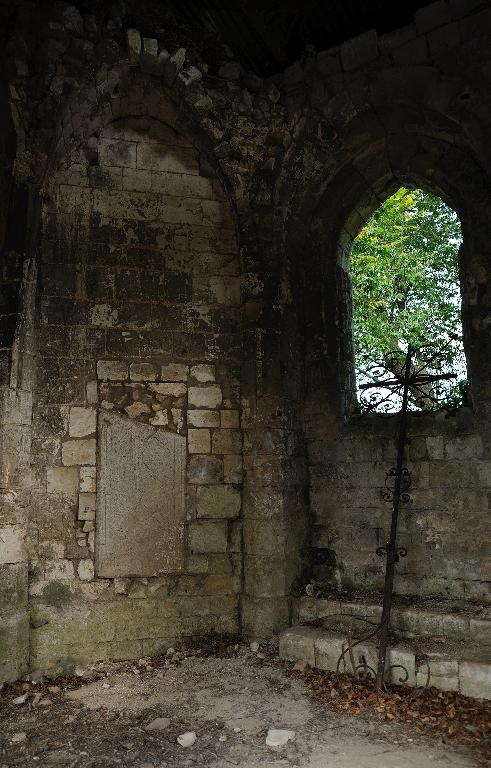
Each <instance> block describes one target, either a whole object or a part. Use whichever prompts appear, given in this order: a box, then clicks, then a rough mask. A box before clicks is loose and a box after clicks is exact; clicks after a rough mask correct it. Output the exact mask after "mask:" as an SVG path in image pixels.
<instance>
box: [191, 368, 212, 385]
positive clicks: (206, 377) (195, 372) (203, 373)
mask: <svg viewBox="0 0 491 768" xmlns="http://www.w3.org/2000/svg"><path fill="white" fill-rule="evenodd" d="M190 376H191V378H193V379H196V381H199V382H200V384H206V383H207V382H210V381H215V366H214V365H205V364H200V365H193V366H191V370H190Z"/></svg>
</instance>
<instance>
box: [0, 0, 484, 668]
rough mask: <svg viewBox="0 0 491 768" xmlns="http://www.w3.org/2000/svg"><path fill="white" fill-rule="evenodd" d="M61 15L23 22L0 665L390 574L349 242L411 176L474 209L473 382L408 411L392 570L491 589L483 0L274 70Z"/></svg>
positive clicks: (430, 11)
mask: <svg viewBox="0 0 491 768" xmlns="http://www.w3.org/2000/svg"><path fill="white" fill-rule="evenodd" d="M37 13H38V15H37V16H36V13H34V15H31V16H30V15H29V14H25V16H24V17H23V18H22V19H21V20H20V21H19V29H18V30H17V32H16V36H15V39H13V40H12V41H11V43H10V47H9V46H8V47H7V51H6V54H7V56H8V57H9V65H8V68H7V69H6V73H7V75H8V81H9V93H8V101H9V114H11V116H12V122H11V124H10V122H9V121H8V120H7V123H9V124H8V125H7V124H6V125H5V126H4V127H2V142H3V143H1V144H0V150H1V152H2V153H3V154H2V156H3V155H5V157H6V158H10V159H8V162H6V167H7V168H12V169H13V170H12V173H13V174H14V177H15V195H14V197H12V195H13V193H12V195H11V197H10V201H9V204H8V205H9V207H8V210H9V211H10V213H9V214H8V215H6V216H4V215H3V212H2V218H0V235H1V238H2V240H1V243H0V244H1V246H2V259H3V261H2V264H3V266H2V269H3V270H4V275H6V274H7V271H8V275H9V279H8V280H6V281H5V285H8V286H9V288H8V291H6V290H4V289H3V292H2V297H3V296H4V295H5V296H7V294H8V296H9V299H8V302H9V304H8V312H6V313H3V309H2V324H3V323H4V316H5V318H7V315H8V319H5V329H6V330H5V332H4V328H3V326H2V333H3V335H2V339H3V340H4V341H3V342H2V345H3V347H4V352H5V354H4V356H3V358H2V359H4V360H6V363H5V364H4V370H5V376H3V375H2V403H3V405H2V410H1V415H2V421H1V425H0V426H1V430H2V433H1V434H2V475H1V483H0V485H1V487H0V493H1V497H0V580H1V584H2V585H3V587H2V596H3V597H2V602H0V610H1V612H2V625H1V628H0V676H1V677H2V678H5V679H9V678H13V677H16V676H18V675H20V674H21V673H22V672H23V671H24V670H25V669H26V668H27V666H28V665H30V666H31V667H49V666H55V665H58V664H65V663H67V662H70V663H74V662H76V661H78V660H80V661H84V660H88V659H98V658H127V657H140V656H142V655H145V654H152V653H157V652H159V651H160V650H162V649H165V648H166V647H168V646H169V645H170V644H173V643H175V642H177V641H178V640H179V639H180V638H182V637H183V636H190V635H202V634H204V633H207V632H210V631H218V632H227V633H231V634H239V633H242V634H243V635H245V636H261V637H271V636H273V635H275V634H277V633H278V631H280V630H282V629H284V628H285V627H286V626H287V625H288V624H289V622H290V621H291V620H292V595H293V594H298V593H299V592H301V591H302V590H303V589H304V587H305V584H306V583H307V582H308V581H309V580H310V579H311V578H312V577H315V578H322V579H324V580H326V579H327V580H328V581H332V582H336V581H339V582H342V583H348V584H353V583H354V584H356V585H361V586H368V587H377V586H379V585H380V572H381V571H380V562H379V561H378V559H377V558H376V557H375V556H374V555H373V554H371V553H372V552H373V549H374V548H375V546H376V543H377V537H381V536H383V530H382V529H383V528H384V523H385V520H384V514H383V507H382V504H381V502H380V488H381V486H382V484H383V479H384V468H385V466H386V465H387V464H388V463H389V464H390V462H391V460H392V452H393V443H392V439H393V424H392V422H390V421H388V420H384V419H377V418H374V419H373V418H372V419H368V420H367V419H365V420H364V419H363V418H359V417H354V416H353V415H352V412H353V385H352V381H353V360H352V351H351V341H350V338H351V336H350V317H349V313H350V286H349V273H348V270H347V263H348V255H349V249H350V244H351V242H352V239H353V237H354V236H355V235H356V233H357V232H358V231H359V228H360V227H361V226H362V224H363V222H364V221H365V220H366V218H367V216H369V215H370V213H371V212H372V211H373V210H374V208H375V207H376V206H377V205H378V204H379V203H380V201H382V200H383V199H385V197H387V195H388V194H390V193H391V192H392V191H394V190H395V189H396V188H397V187H398V186H400V185H401V184H414V185H418V186H423V187H425V188H426V189H429V190H430V191H433V192H435V193H436V194H439V195H441V196H442V197H444V198H445V199H446V200H447V201H448V202H449V203H450V204H451V205H452V206H453V207H454V208H455V210H456V211H457V213H458V214H459V216H460V218H461V221H462V226H463V232H464V244H463V247H462V252H461V266H462V294H463V323H464V333H465V339H466V353H467V355H468V362H469V372H470V378H471V396H472V406H471V408H470V409H469V410H462V411H460V412H457V413H456V414H454V415H449V416H448V417H447V416H445V415H444V414H438V415H436V416H430V417H428V416H424V417H423V416H421V417H415V418H414V420H413V424H412V426H411V445H410V460H411V462H412V463H413V470H414V472H415V475H416V479H417V483H416V493H415V502H414V505H413V507H412V508H411V513H410V515H409V516H408V517H407V519H406V520H405V522H404V525H403V527H402V535H403V536H404V537H406V538H405V541H406V542H407V543H408V545H409V547H408V548H410V550H411V557H410V558H408V560H407V562H406V563H405V570H404V571H401V572H400V574H399V578H398V585H397V586H398V590H399V591H400V592H402V593H407V594H411V595H420V596H421V595H435V594H436V595H443V596H445V597H448V598H452V599H457V598H458V599H462V598H464V599H469V600H481V601H486V600H487V599H488V595H489V592H488V587H489V571H488V570H487V569H488V568H489V565H486V562H487V541H488V536H489V514H488V506H487V505H488V497H489V487H490V482H491V481H490V469H489V467H490V464H489V462H490V454H489V448H490V445H489V434H490V433H489V429H488V424H489V413H490V410H489V392H490V389H489V374H490V371H491V368H490V364H489V360H491V356H490V354H489V352H490V348H489V289H488V285H489V282H488V281H489V275H488V272H489V264H490V252H489V247H490V246H489V243H490V242H491V239H490V238H489V221H491V195H490V171H491V155H490V151H489V142H488V140H487V136H488V134H489V120H490V116H491V104H490V103H489V98H490V97H489V93H490V92H491V91H490V89H489V78H490V73H491V68H490V62H489V50H490V46H489V42H490V40H489V38H490V36H491V10H490V9H489V7H488V4H487V3H480V2H476V0H472V1H471V0H450V2H437V3H435V4H434V5H432V6H428V7H427V8H425V9H423V10H422V11H420V12H419V13H418V15H417V17H416V21H415V24H414V25H412V26H411V27H407V28H405V29H403V30H398V31H395V32H394V33H392V34H390V35H386V36H384V37H382V38H377V35H376V34H375V32H373V31H372V32H368V33H366V34H365V35H363V36H361V37H360V38H357V39H355V40H351V41H347V42H346V43H345V44H343V45H342V46H341V48H340V49H336V50H330V51H324V52H321V53H319V54H317V55H316V56H315V55H313V56H311V57H310V58H309V57H307V58H306V59H305V60H304V61H303V62H302V63H297V64H296V65H294V66H293V67H290V68H289V69H288V70H286V72H285V73H283V74H281V75H278V76H275V77H274V78H271V79H270V80H268V81H262V80H261V79H260V78H258V77H256V76H252V75H251V74H250V73H246V72H244V71H242V69H241V67H240V65H239V64H238V62H235V61H232V62H230V61H228V62H224V64H227V66H224V67H223V68H220V69H219V71H218V72H216V73H210V72H208V71H207V66H206V64H205V63H204V62H201V61H200V60H198V59H197V58H196V55H195V54H194V53H192V54H189V53H187V51H186V49H185V47H184V46H185V45H186V43H185V36H184V33H183V40H182V42H181V45H182V47H176V44H175V38H174V37H173V38H172V41H171V40H169V41H167V40H166V39H164V38H165V36H163V37H162V39H160V38H159V39H158V40H157V39H154V38H144V39H142V38H141V36H140V33H139V32H138V31H137V30H133V29H126V28H125V25H124V23H123V20H122V19H121V18H120V19H119V22H116V21H115V22H114V24H113V26H112V27H111V30H99V29H98V28H97V26H96V25H94V20H93V17H90V16H88V15H87V16H82V15H80V14H79V12H78V11H77V10H76V9H75V8H74V7H73V6H70V5H67V4H64V3H53V4H52V6H51V5H50V6H49V7H48V8H47V9H44V10H43V11H42V12H37ZM37 35H43V36H45V37H44V39H46V40H47V41H48V44H47V45H46V46H45V47H44V49H43V51H44V53H43V54H41V53H40V52H38V48H37V47H36V40H37V37H36V36H37ZM19 41H20V42H19ZM14 54H15V55H14ZM188 56H190V57H191V59H190V60H188ZM43 57H44V58H43ZM5 98H7V95H5ZM13 131H14V132H15V136H16V142H12V132H13ZM5 136H9V137H10V138H9V140H8V141H7V140H4V137H5ZM15 143H16V147H15V149H13V145H14V144H15ZM9 153H10V154H9ZM7 175H8V174H7ZM7 187H8V185H3V183H2V187H1V189H2V190H4V188H5V190H6V189H7ZM8 188H9V189H10V187H8ZM1 194H2V196H3V197H2V201H3V200H4V198H6V196H7V195H8V194H10V193H7V192H5V194H4V192H3V191H2V193H1ZM14 198H15V199H14ZM15 201H17V202H15ZM22 201H23V202H22ZM14 203H15V205H14ZM2 211H3V202H2ZM9 217H10V221H11V222H12V221H13V222H14V223H17V226H16V227H14V230H15V231H18V230H19V225H18V223H19V221H22V222H23V226H24V229H25V231H26V232H29V233H30V236H29V237H28V238H26V241H25V242H21V241H19V238H17V239H12V238H11V237H8V236H7V233H8V232H9V227H8V226H7V224H8V219H9ZM4 221H5V222H6V224H5V225H4ZM10 231H12V226H11V227H10ZM2 300H3V301H4V304H5V303H6V301H7V300H6V299H3V298H2ZM2 306H4V305H2ZM9 329H10V330H9ZM31 402H32V408H31ZM119 500H121V503H120V502H119ZM319 550H321V553H320V554H321V555H322V556H323V557H324V560H323V562H324V565H322V566H321V567H319V566H318V565H315V563H318V562H319V558H318V554H319V552H318V551H319ZM326 557H327V559H326ZM321 560H322V558H321ZM488 562H489V561H488ZM28 568H29V576H28V573H27V569H28ZM319 568H320V570H319ZM29 622H30V626H28V624H29Z"/></svg>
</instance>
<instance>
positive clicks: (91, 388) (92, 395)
mask: <svg viewBox="0 0 491 768" xmlns="http://www.w3.org/2000/svg"><path fill="white" fill-rule="evenodd" d="M85 394H86V397H87V402H88V403H89V405H97V402H98V395H97V381H88V382H87V384H86V387H85Z"/></svg>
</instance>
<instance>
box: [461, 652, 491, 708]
mask: <svg viewBox="0 0 491 768" xmlns="http://www.w3.org/2000/svg"><path fill="white" fill-rule="evenodd" d="M459 680H460V692H461V693H463V694H464V696H473V697H474V698H476V699H491V663H487V664H486V663H479V662H476V661H461V662H460V663H459Z"/></svg>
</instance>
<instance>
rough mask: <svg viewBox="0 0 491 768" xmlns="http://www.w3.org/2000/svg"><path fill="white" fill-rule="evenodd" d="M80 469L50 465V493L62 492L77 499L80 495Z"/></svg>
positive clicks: (47, 483) (48, 488)
mask: <svg viewBox="0 0 491 768" xmlns="http://www.w3.org/2000/svg"><path fill="white" fill-rule="evenodd" d="M78 483H79V470H78V469H77V467H48V470H47V473H46V489H47V491H48V493H61V494H62V495H63V496H66V497H67V498H69V499H73V500H75V499H76V498H77V495H78Z"/></svg>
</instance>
